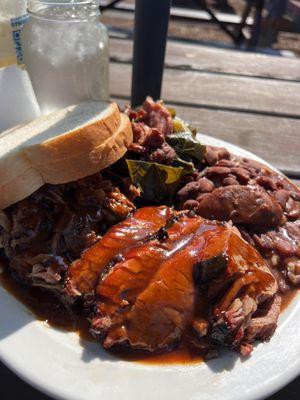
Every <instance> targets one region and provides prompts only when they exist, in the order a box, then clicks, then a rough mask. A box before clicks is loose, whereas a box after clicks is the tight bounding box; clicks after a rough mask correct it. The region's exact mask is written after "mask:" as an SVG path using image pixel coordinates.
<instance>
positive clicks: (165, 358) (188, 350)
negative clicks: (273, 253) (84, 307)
mask: <svg viewBox="0 0 300 400" xmlns="http://www.w3.org/2000/svg"><path fill="white" fill-rule="evenodd" d="M0 284H1V285H2V286H3V287H4V288H5V289H6V290H7V291H8V292H9V293H10V294H11V295H13V296H14V297H15V298H16V299H17V300H19V301H20V302H21V303H23V304H24V305H25V306H26V307H27V308H28V309H29V310H30V311H31V312H32V313H33V314H34V315H35V317H36V318H37V319H38V320H39V321H43V322H46V323H47V324H48V325H49V326H51V327H54V328H57V329H61V330H65V331H67V332H76V333H77V334H78V335H79V336H80V337H81V338H82V339H84V340H88V341H95V339H94V338H93V337H92V336H91V334H90V333H89V322H88V321H87V320H86V318H84V317H80V316H75V317H74V316H72V317H71V315H70V314H68V312H67V311H66V309H64V308H63V307H62V306H61V305H60V303H59V302H58V300H56V299H55V298H54V297H53V296H51V295H49V294H47V293H46V292H43V291H41V290H40V289H37V288H29V289H28V288H26V287H24V286H22V285H21V284H20V283H18V282H17V281H15V280H14V279H12V278H11V276H10V275H9V273H8V272H6V271H4V272H3V273H1V274H0ZM297 293H298V291H297V290H292V291H290V292H288V293H286V294H285V295H283V296H282V307H281V310H282V311H283V310H284V309H285V308H286V307H287V306H288V305H289V304H290V303H291V301H292V300H293V299H294V297H295V296H296V295H297ZM187 343H188V341H185V340H182V342H181V344H180V345H179V346H178V347H177V348H176V349H174V350H172V351H169V352H164V353H162V354H151V353H144V352H132V351H126V349H117V350H111V351H109V353H110V354H111V355H113V356H116V357H118V358H120V359H123V360H127V361H135V362H141V363H146V364H196V363H199V362H202V361H203V356H202V355H201V354H199V352H197V349H195V348H192V347H190V346H189V345H188V344H187Z"/></svg>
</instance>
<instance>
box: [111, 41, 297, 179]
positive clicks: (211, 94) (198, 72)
mask: <svg viewBox="0 0 300 400" xmlns="http://www.w3.org/2000/svg"><path fill="white" fill-rule="evenodd" d="M110 49H111V84H110V85H111V94H112V97H113V98H115V99H117V100H118V101H119V102H120V101H121V103H122V104H123V103H124V102H125V103H126V102H127V103H128V101H129V95H130V82H131V62H132V41H131V40H129V39H120V38H113V37H112V38H111V43H110ZM165 64H166V68H165V73H164V82H163V90H162V98H163V99H164V100H165V101H166V103H167V104H171V105H172V106H173V107H175V108H176V109H177V111H178V114H179V115H181V116H182V117H183V118H185V119H187V120H188V121H189V122H190V123H191V124H192V125H194V126H195V127H197V128H198V129H199V131H201V132H202V133H205V134H208V135H212V136H214V137H217V138H220V139H223V140H227V141H230V142H232V143H234V144H237V145H239V146H242V147H244V148H246V149H247V150H250V151H252V152H254V153H256V154H257V155H259V156H261V157H262V158H264V159H265V160H267V161H269V162H270V163H271V164H273V165H274V166H275V167H277V168H278V169H280V170H281V171H283V172H285V173H286V174H288V175H289V176H290V177H294V178H300V159H299V155H298V153H299V152H300V136H299V135H300V59H296V58H295V59H289V58H284V57H277V56H269V55H262V54H256V53H246V52H241V51H235V50H227V49H226V50H224V49H218V48H212V47H207V46H200V45H195V44H186V43H182V42H176V41H169V43H168V48H167V56H166V63H165Z"/></svg>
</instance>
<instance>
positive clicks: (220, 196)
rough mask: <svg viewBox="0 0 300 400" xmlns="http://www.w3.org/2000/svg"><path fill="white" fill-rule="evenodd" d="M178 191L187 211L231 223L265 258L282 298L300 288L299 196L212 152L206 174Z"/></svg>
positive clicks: (263, 173) (280, 179)
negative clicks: (290, 287)
mask: <svg viewBox="0 0 300 400" xmlns="http://www.w3.org/2000/svg"><path fill="white" fill-rule="evenodd" d="M186 180H187V182H186V184H185V185H184V186H183V187H182V188H181V189H180V190H179V191H178V194H177V198H178V201H179V203H180V208H182V209H187V208H188V209H193V210H194V211H195V212H196V213H197V214H199V215H201V216H203V217H205V218H210V219H217V220H225V221H228V220H231V221H233V223H235V224H236V226H237V227H238V228H239V230H240V231H241V233H242V235H243V237H244V238H245V239H246V240H247V241H248V242H249V243H250V244H251V245H253V246H255V247H256V248H257V249H258V251H259V252H260V253H261V254H262V255H263V257H264V258H265V259H266V260H267V261H268V264H269V266H270V267H271V268H272V269H273V271H274V273H275V274H276V276H277V278H278V283H279V288H280V290H281V291H282V292H285V291H287V290H289V285H299V284H300V192H299V189H298V188H297V187H296V186H294V185H293V184H292V183H291V182H290V181H289V180H288V179H287V178H285V177H284V176H282V175H280V174H277V173H275V172H274V171H272V170H270V169H269V168H268V167H266V166H264V165H262V164H260V163H258V162H256V161H253V160H248V159H244V158H238V157H235V156H233V155H230V153H228V152H227V150H225V149H221V148H214V147H209V146H207V152H206V155H205V164H204V169H203V170H201V171H198V172H196V173H194V174H192V175H190V176H189V177H186Z"/></svg>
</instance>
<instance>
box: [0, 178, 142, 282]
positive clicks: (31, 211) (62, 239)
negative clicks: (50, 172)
mask: <svg viewBox="0 0 300 400" xmlns="http://www.w3.org/2000/svg"><path fill="white" fill-rule="evenodd" d="M134 209H135V207H134V205H133V204H132V203H131V202H130V201H129V200H128V199H127V198H126V196H125V195H123V194H122V193H121V192H120V191H119V189H118V188H116V187H113V186H112V184H111V182H110V181H105V180H103V179H102V178H101V175H100V174H96V175H93V176H91V177H88V178H85V179H82V180H79V181H77V182H71V183H68V184H64V185H45V186H43V187H42V188H41V189H39V190H38V191H37V192H35V193H34V194H32V195H31V196H30V197H28V198H26V199H25V200H22V201H20V202H18V203H17V204H15V205H13V206H11V207H10V208H8V209H6V210H5V211H4V212H3V214H2V221H3V220H4V218H5V221H6V223H3V222H2V223H1V226H0V233H1V235H0V236H1V240H0V242H1V246H2V248H3V250H4V253H5V256H6V257H7V258H8V259H9V264H10V268H11V270H12V271H13V274H14V275H15V276H17V277H18V278H19V279H20V280H21V281H22V282H24V283H27V284H29V285H34V286H41V287H45V288H51V289H55V290H61V288H62V285H63V277H64V275H65V272H66V270H67V268H68V265H69V263H70V262H71V261H73V260H74V259H76V258H77V257H79V256H80V255H81V253H82V252H83V251H84V250H85V249H87V248H89V247H90V246H92V245H93V244H94V243H95V242H96V241H97V240H98V239H99V237H101V235H102V234H103V233H105V232H106V230H107V229H108V228H109V227H110V226H112V225H114V224H115V223H117V222H119V221H121V220H123V219H125V218H126V217H127V216H128V215H129V214H130V213H131V212H132V211H133V210H134Z"/></svg>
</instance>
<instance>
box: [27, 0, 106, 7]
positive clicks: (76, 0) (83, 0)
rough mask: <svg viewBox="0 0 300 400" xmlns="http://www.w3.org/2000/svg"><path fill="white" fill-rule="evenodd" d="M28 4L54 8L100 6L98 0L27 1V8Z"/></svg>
mask: <svg viewBox="0 0 300 400" xmlns="http://www.w3.org/2000/svg"><path fill="white" fill-rule="evenodd" d="M30 4H34V5H38V4H39V5H45V6H52V5H53V6H56V5H61V6H72V5H74V6H76V5H85V4H87V5H96V6H99V5H100V0H69V1H68V0H63V1H61V0H28V6H29V5H30Z"/></svg>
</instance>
